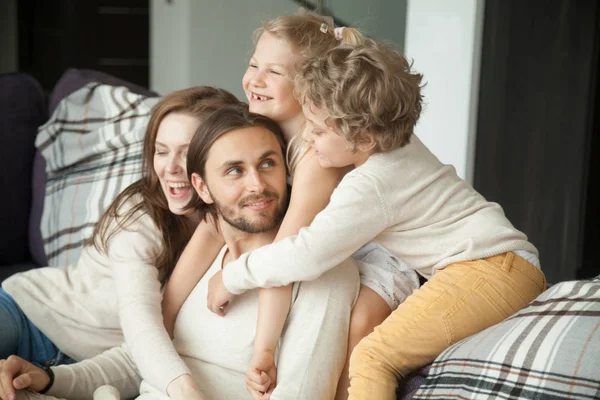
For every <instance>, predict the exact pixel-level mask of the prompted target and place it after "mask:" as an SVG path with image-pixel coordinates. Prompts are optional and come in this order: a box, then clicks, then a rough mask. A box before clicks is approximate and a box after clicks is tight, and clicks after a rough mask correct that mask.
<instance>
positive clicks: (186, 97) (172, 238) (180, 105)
mask: <svg viewBox="0 0 600 400" xmlns="http://www.w3.org/2000/svg"><path fill="white" fill-rule="evenodd" d="M239 103H240V102H239V100H238V99H237V98H236V97H235V96H234V95H232V94H231V93H229V92H227V91H225V90H222V89H216V88H213V87H208V86H197V87H193V88H189V89H184V90H178V91H175V92H172V93H170V94H168V95H166V96H165V97H163V98H162V99H161V100H160V101H159V102H158V103H157V104H156V105H155V106H154V108H153V109H152V115H151V117H150V122H148V127H147V128H146V136H145V138H144V148H143V154H142V178H141V179H140V180H138V181H137V182H134V183H132V184H131V185H129V186H128V187H127V188H126V189H125V190H124V191H123V192H121V193H120V194H119V195H118V196H117V197H116V198H115V200H114V201H113V202H112V204H111V205H110V206H109V207H108V209H107V210H106V211H105V212H104V214H103V215H102V217H101V218H100V220H99V221H98V223H97V224H96V227H95V228H94V233H93V235H92V238H91V240H90V242H91V243H90V244H92V245H93V246H94V247H95V248H96V249H97V250H98V251H102V252H104V253H106V252H107V249H108V246H109V245H110V239H111V238H112V237H113V236H114V235H115V234H116V233H117V232H118V231H119V230H121V229H127V228H128V227H129V226H130V225H131V224H132V223H134V222H135V221H136V220H137V219H138V218H140V217H141V216H142V215H144V214H148V215H149V216H150V218H152V221H154V223H155V224H156V227H157V228H158V230H159V231H160V233H161V238H162V252H161V253H160V254H159V255H158V256H157V258H156V259H155V260H153V262H154V265H155V266H156V268H157V269H158V271H159V280H160V282H161V285H164V284H165V282H166V281H167V279H168V278H169V276H170V275H171V272H172V271H173V268H175V264H176V262H177V260H178V259H179V256H180V255H181V253H182V252H183V249H184V248H185V245H186V244H187V242H188V241H189V240H190V238H191V236H192V233H193V232H194V229H195V226H194V225H193V224H192V223H191V222H190V221H189V219H188V218H186V217H185V216H183V215H175V214H173V213H172V212H171V211H170V210H169V204H168V202H167V199H166V197H165V194H164V192H163V189H162V188H161V186H160V182H159V179H158V176H157V175H156V172H155V171H154V153H155V151H156V148H155V142H156V136H157V134H158V127H159V126H160V124H161V122H162V120H163V119H164V118H165V117H166V116H167V115H169V114H171V113H182V114H186V115H189V116H192V117H194V118H197V119H198V120H200V121H201V122H202V121H203V120H204V119H205V118H206V117H207V116H208V115H210V114H211V113H212V112H213V111H216V110H218V109H220V108H221V107H223V106H226V105H232V104H234V105H235V104H239ZM137 194H139V195H140V197H141V201H140V202H139V203H137V204H136V205H135V206H133V207H132V208H128V209H126V210H125V211H124V212H122V211H121V207H122V206H123V204H124V203H125V202H127V201H128V200H129V199H131V198H132V197H133V196H135V195H137ZM113 221H115V222H116V225H115V224H113V223H112V222H113Z"/></svg>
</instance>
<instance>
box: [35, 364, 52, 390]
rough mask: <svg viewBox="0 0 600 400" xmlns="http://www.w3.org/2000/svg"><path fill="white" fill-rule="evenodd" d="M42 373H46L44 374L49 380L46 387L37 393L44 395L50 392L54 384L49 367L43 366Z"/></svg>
mask: <svg viewBox="0 0 600 400" xmlns="http://www.w3.org/2000/svg"><path fill="white" fill-rule="evenodd" d="M44 372H46V374H48V378H50V380H49V381H48V384H47V385H46V387H45V388H43V389H42V390H40V391H39V392H38V393H39V394H44V393H46V392H47V391H48V390H50V388H51V387H52V385H53V384H54V371H52V368H51V367H50V365H44Z"/></svg>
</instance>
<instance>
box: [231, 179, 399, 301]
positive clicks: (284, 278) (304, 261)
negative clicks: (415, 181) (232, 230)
mask: <svg viewBox="0 0 600 400" xmlns="http://www.w3.org/2000/svg"><path fill="white" fill-rule="evenodd" d="M348 178H349V176H347V177H346V178H345V179H344V180H343V181H342V182H341V183H340V185H339V186H338V187H337V189H335V191H334V192H333V194H332V196H331V201H330V202H329V205H328V206H327V207H326V208H325V209H324V210H323V211H321V212H320V213H319V214H317V216H316V217H315V219H314V221H313V222H312V223H311V225H310V226H309V227H307V228H303V229H301V230H300V232H299V233H298V235H296V236H292V237H288V238H285V239H283V240H280V241H278V242H275V243H273V244H270V245H267V246H263V247H261V248H259V249H256V250H254V251H252V252H251V253H247V254H242V256H241V257H240V258H238V259H237V260H235V261H232V262H230V263H229V264H227V265H226V266H225V268H224V269H223V283H224V285H225V288H227V290H228V291H229V292H231V293H233V294H240V293H243V292H244V291H246V290H249V289H255V288H259V287H263V288H264V287H278V286H285V285H288V284H290V283H292V282H298V281H310V280H314V279H316V278H317V277H319V276H320V275H321V274H322V273H324V272H325V271H328V270H330V269H331V268H333V267H334V266H336V265H338V264H339V263H341V262H342V261H343V260H345V259H346V258H348V257H350V256H351V255H352V254H353V253H354V252H355V251H356V250H358V249H359V248H360V247H361V246H362V245H364V244H365V243H367V242H368V241H369V240H372V239H373V238H375V237H376V236H377V235H379V234H380V233H381V232H382V231H384V230H385V229H387V228H388V227H389V226H391V224H392V223H391V221H390V215H389V210H388V206H387V204H386V203H385V201H384V199H383V198H382V197H381V192H380V190H379V187H378V186H377V184H376V183H375V181H373V180H372V179H370V178H368V177H364V176H353V177H352V179H348ZM282 260H285V262H282Z"/></svg>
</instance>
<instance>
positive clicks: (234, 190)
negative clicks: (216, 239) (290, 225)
mask: <svg viewBox="0 0 600 400" xmlns="http://www.w3.org/2000/svg"><path fill="white" fill-rule="evenodd" d="M194 175H195V176H196V178H194V179H193V181H194V182H193V183H194V187H195V188H196V189H197V190H198V193H199V195H200V196H201V197H202V200H204V202H206V203H208V204H214V205H215V207H216V209H217V213H218V215H219V217H220V218H222V220H223V221H225V222H226V223H228V224H229V225H231V226H232V227H234V228H236V229H238V230H240V231H243V232H247V233H261V232H267V231H270V230H272V229H275V228H277V227H278V226H279V223H280V222H281V220H282V219H283V216H284V215H285V211H286V208H287V195H288V193H287V186H286V169H285V160H284V157H283V154H282V152H281V147H280V146H279V142H278V141H277V138H276V137H275V135H274V134H273V133H272V132H271V131H269V130H268V129H265V128H262V127H252V128H244V129H238V130H234V131H231V132H228V133H226V134H224V135H223V136H221V137H220V138H219V139H217V140H216V141H215V142H214V144H213V145H212V147H211V148H210V150H209V152H208V157H207V160H206V167H205V176H204V179H203V180H202V179H201V178H200V177H199V176H197V175H196V174H194Z"/></svg>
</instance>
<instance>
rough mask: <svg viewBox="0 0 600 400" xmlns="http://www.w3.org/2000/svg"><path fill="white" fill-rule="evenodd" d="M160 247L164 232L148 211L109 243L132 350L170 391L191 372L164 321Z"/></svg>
mask: <svg viewBox="0 0 600 400" xmlns="http://www.w3.org/2000/svg"><path fill="white" fill-rule="evenodd" d="M160 251H162V244H161V239H160V234H159V232H158V230H157V229H156V226H155V225H154V223H153V221H152V220H151V218H150V217H149V216H148V215H142V216H141V217H140V218H138V219H137V220H135V222H133V223H132V224H131V225H130V226H128V227H126V228H125V229H121V230H120V231H119V232H118V233H117V234H115V235H114V236H113V237H112V238H111V239H110V241H109V243H108V249H107V253H108V257H109V258H110V260H111V263H110V264H111V269H112V274H113V279H114V283H115V287H116V293H117V297H118V303H119V317H120V322H121V329H122V331H123V336H124V338H125V342H126V343H127V346H128V349H129V352H130V354H131V356H132V358H133V360H134V361H135V363H136V365H137V366H138V368H139V371H140V375H141V376H142V377H143V378H144V380H146V381H148V382H149V383H150V384H151V385H152V386H154V387H156V388H157V389H159V390H160V391H162V392H165V393H166V390H167V386H168V385H169V384H170V383H171V382H172V381H174V380H175V379H176V378H179V377H182V376H188V375H189V373H190V372H189V369H188V368H187V366H186V364H185V363H184V362H183V360H182V359H181V357H180V356H179V354H177V351H176V350H175V347H174V346H173V343H172V341H171V337H170V336H169V334H168V333H167V330H166V329H165V326H164V323H163V317H162V312H161V300H162V294H161V287H160V283H159V281H158V270H157V269H156V267H155V265H154V264H153V260H154V259H156V256H157V255H158V254H159V252H160Z"/></svg>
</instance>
